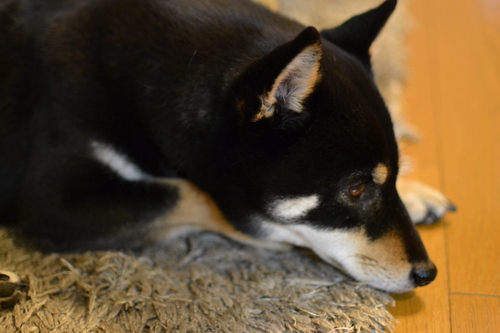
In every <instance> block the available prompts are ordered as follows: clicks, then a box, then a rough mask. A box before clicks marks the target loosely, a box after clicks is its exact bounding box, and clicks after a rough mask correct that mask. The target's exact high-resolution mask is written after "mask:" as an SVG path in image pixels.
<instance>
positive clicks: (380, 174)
mask: <svg viewBox="0 0 500 333" xmlns="http://www.w3.org/2000/svg"><path fill="white" fill-rule="evenodd" d="M388 176H389V168H388V167H387V165H385V164H383V163H379V164H378V165H377V166H376V167H375V169H373V172H372V177H373V181H374V182H375V184H379V185H383V184H384V183H385V182H386V180H387V177H388Z"/></svg>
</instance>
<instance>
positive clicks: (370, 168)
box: [0, 0, 436, 292]
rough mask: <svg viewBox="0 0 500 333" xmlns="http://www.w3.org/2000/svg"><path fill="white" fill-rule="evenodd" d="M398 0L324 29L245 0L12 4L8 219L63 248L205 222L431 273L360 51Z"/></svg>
mask: <svg viewBox="0 0 500 333" xmlns="http://www.w3.org/2000/svg"><path fill="white" fill-rule="evenodd" d="M395 5H396V1H395V0H388V1H386V2H385V3H383V4H382V5H380V6H379V7H378V8H376V9H374V10H371V11H369V12H367V13H365V14H362V15H359V16H357V17H354V18H353V19H351V20H349V21H348V22H346V23H345V24H343V25H341V26H340V27H338V28H335V29H332V30H326V31H322V32H318V31H317V30H316V29H314V28H312V27H309V28H304V27H302V26H301V25H299V24H297V23H295V22H293V21H290V20H288V19H286V18H283V17H280V16H278V15H277V14H273V13H271V12H269V11H267V10H265V9H263V8H262V7H259V6H258V5H255V4H253V3H251V2H247V1H243V0H238V1H236V0H233V1H225V0H198V1H185V0H100V1H98V0H85V1H83V0H43V1H42V0H38V1H37V0H12V1H10V0H7V1H5V0H3V1H2V2H1V4H0V6H1V7H0V50H1V53H0V138H1V141H0V156H1V158H0V177H1V179H2V183H1V185H0V213H1V214H2V216H3V219H4V220H6V219H10V220H13V221H17V223H19V225H20V226H21V227H22V229H23V231H24V234H25V235H27V236H34V237H35V238H37V239H42V240H50V242H51V243H52V244H53V245H55V248H56V249H62V250H67V249H71V248H111V247H115V248H116V247H135V246H140V245H143V244H145V243H147V242H153V241H157V240H160V239H165V238H166V237H168V236H170V235H171V234H172V232H174V231H175V230H178V229H179V228H183V227H197V228H202V229H207V230H212V231H217V232H222V233H224V234H225V235H227V236H229V237H231V238H234V239H238V240H240V241H246V242H255V243H259V244H261V245H262V244H264V245H265V244H278V243H289V244H294V245H298V246H304V247H309V248H311V249H312V250H314V251H315V252H316V253H317V254H318V255H319V256H320V257H322V258H323V259H324V260H326V261H327V262H330V263H332V264H334V265H337V266H339V267H340V268H342V269H344V270H345V271H346V272H347V273H349V274H351V275H352V276H353V277H354V278H356V279H358V280H361V281H366V282H368V283H369V284H370V285H372V286H374V287H377V288H380V289H383V290H387V291H393V292H402V291H406V290H409V289H412V288H414V287H415V286H420V285H425V284H427V283H429V282H431V281H432V280H433V279H434V277H435V276H436V268H435V266H434V265H433V264H432V262H431V261H430V260H429V258H428V256H427V254H426V251H425V249H424V246H423V245H422V242H421V240H420V238H419V236H418V234H417V232H416V230H415V228H414V226H413V224H412V221H411V220H410V218H409V216H408V214H407V211H406V209H405V207H404V205H403V204H402V202H401V200H400V198H399V196H398V193H397V191H396V187H395V182H396V178H397V174H398V147H397V143H396V140H395V137H394V132H393V126H392V122H391V119H390V116H389V113H388V111H387V108H386V106H385V104H384V101H383V100H382V98H381V96H380V94H379V93H378V91H377V88H376V87H375V85H374V82H373V80H372V74H371V70H370V60H369V56H368V48H369V47H370V44H371V43H372V41H373V40H374V39H375V37H376V36H377V34H378V32H379V31H380V29H381V28H382V27H383V25H384V23H385V21H386V20H387V18H388V17H389V16H390V14H391V12H392V11H393V9H394V7H395ZM250 236H251V237H250ZM252 239H259V241H257V240H255V241H252Z"/></svg>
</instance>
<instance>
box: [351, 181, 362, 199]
mask: <svg viewBox="0 0 500 333" xmlns="http://www.w3.org/2000/svg"><path fill="white" fill-rule="evenodd" d="M365 189H366V185H365V184H364V183H361V184H358V185H354V186H351V187H349V195H350V196H351V197H353V198H359V197H360V196H361V194H362V193H363V191H364V190H365Z"/></svg>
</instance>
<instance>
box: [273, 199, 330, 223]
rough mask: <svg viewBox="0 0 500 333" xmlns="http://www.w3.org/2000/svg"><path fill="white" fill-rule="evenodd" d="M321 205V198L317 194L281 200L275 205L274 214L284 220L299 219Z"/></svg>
mask: <svg viewBox="0 0 500 333" xmlns="http://www.w3.org/2000/svg"><path fill="white" fill-rule="evenodd" d="M319 203H320V200H319V196H318V195H316V194H314V195H310V196H306V197H298V198H292V199H279V200H277V201H275V202H274V203H273V205H272V207H273V208H272V213H273V215H275V216H276V217H279V218H283V219H294V218H299V217H303V216H305V215H307V213H309V212H310V211H311V210H313V209H314V208H316V207H318V205H319Z"/></svg>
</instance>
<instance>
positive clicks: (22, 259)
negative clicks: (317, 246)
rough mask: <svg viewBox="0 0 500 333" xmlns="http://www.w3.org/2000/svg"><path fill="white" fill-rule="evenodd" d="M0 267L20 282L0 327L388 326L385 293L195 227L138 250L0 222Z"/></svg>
mask: <svg viewBox="0 0 500 333" xmlns="http://www.w3.org/2000/svg"><path fill="white" fill-rule="evenodd" d="M0 244H1V246H0V269H2V270H10V271H14V272H16V273H17V274H18V275H19V276H20V277H21V279H22V281H23V283H24V284H25V286H24V289H23V290H22V292H21V293H20V294H19V295H18V299H19V302H18V303H17V304H16V305H15V306H14V308H13V309H6V310H3V311H1V312H0V327H1V329H0V331H1V332H5V333H8V332H228V333H229V332H280V333H281V332H311V333H312V332H392V331H393V318H392V316H391V315H390V314H389V313H388V312H387V310H386V304H388V303H392V302H393V301H392V299H391V297H390V296H389V295H387V294H386V293H383V292H380V291H376V290H374V289H372V288H370V287H368V286H363V285H361V284H358V283H355V282H352V281H350V280H349V279H348V278H346V277H345V276H344V275H342V274H341V273H339V272H338V271H336V270H335V269H334V268H332V267H331V266H329V265H327V264H325V263H323V262H322V261H321V260H319V259H317V258H316V257H314V256H313V255H311V254H309V253H307V252H303V251H301V250H293V251H284V252H274V251H269V250H263V249H256V248H253V247H247V246H244V245H240V244H236V243H234V242H232V241H229V240H227V239H224V238H222V237H220V236H218V235H215V234H211V233H196V234H192V235H190V236H187V237H181V238H179V239H177V240H175V241H173V242H171V243H169V244H158V245H156V246H154V247H150V248H147V249H146V250H144V251H143V252H141V253H128V254H125V253H122V252H89V253H84V254H51V255H43V254H41V253H39V252H36V251H32V250H28V249H26V248H23V247H19V246H16V245H15V244H14V243H13V241H12V239H11V238H10V237H9V234H8V232H7V230H5V229H0Z"/></svg>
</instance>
